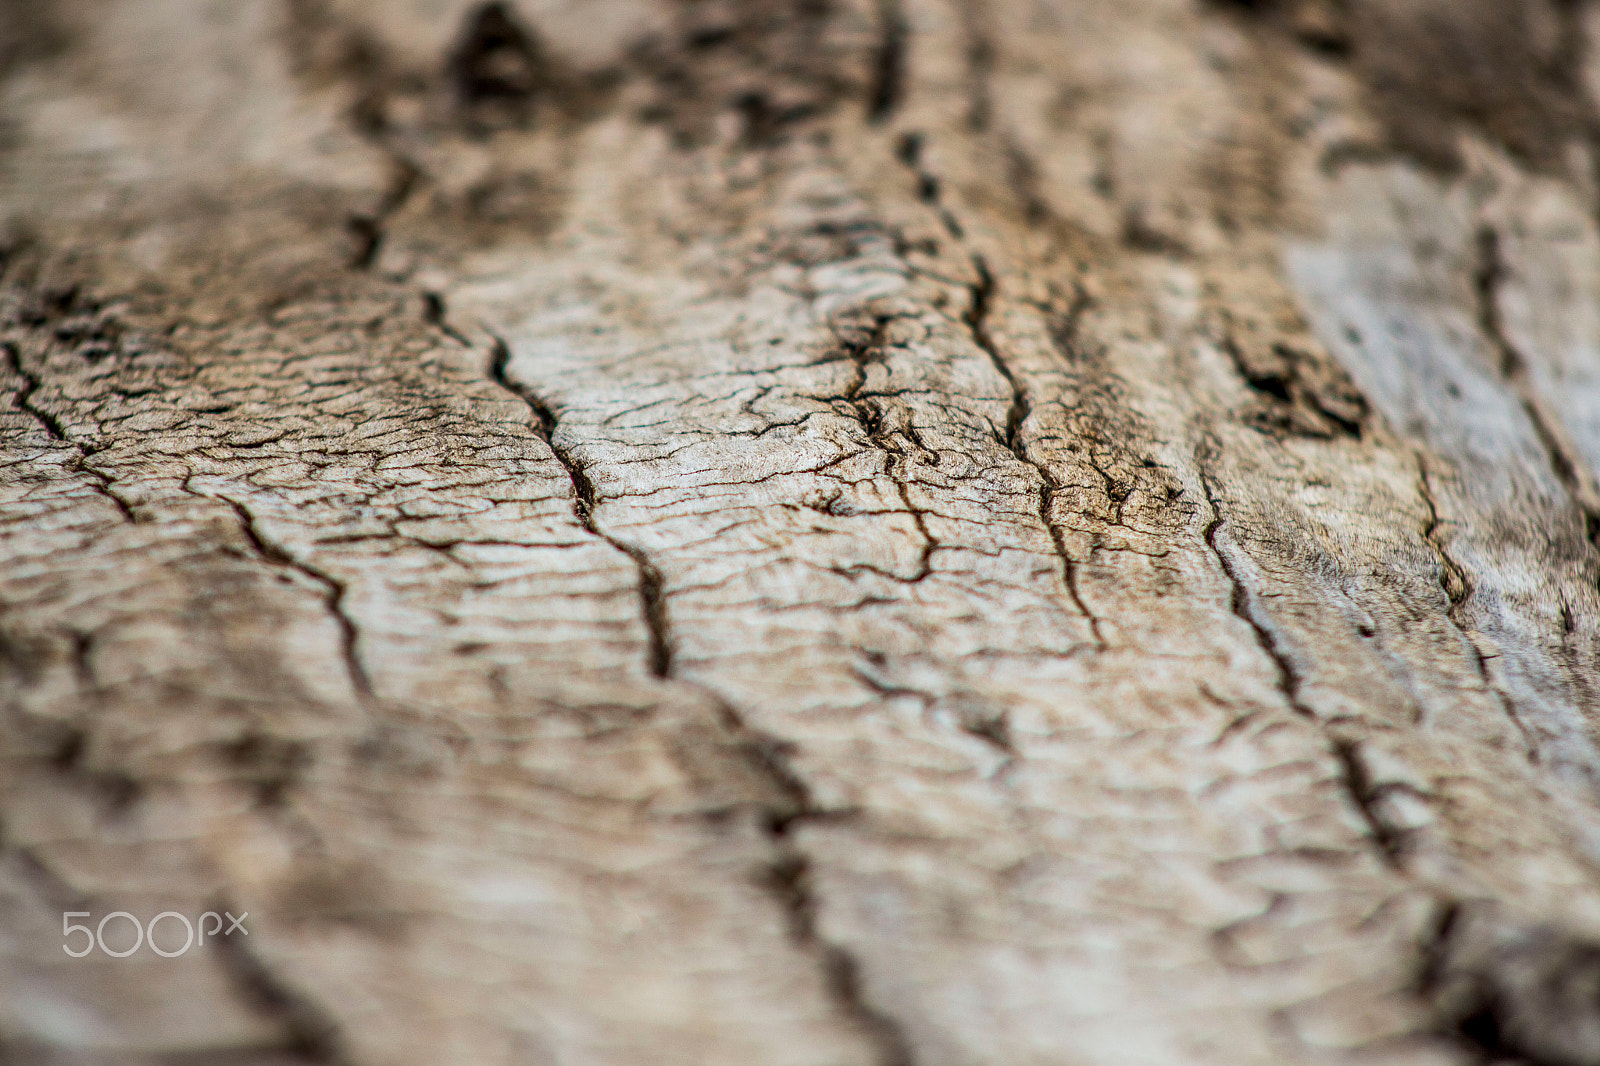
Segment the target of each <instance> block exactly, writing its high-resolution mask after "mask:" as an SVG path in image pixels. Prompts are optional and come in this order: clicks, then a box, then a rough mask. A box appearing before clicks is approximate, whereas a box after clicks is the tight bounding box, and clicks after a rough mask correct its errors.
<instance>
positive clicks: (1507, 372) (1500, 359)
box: [1472, 223, 1600, 546]
mask: <svg viewBox="0 0 1600 1066" xmlns="http://www.w3.org/2000/svg"><path fill="white" fill-rule="evenodd" d="M1476 248H1477V261H1476V264H1475V266H1474V269H1473V275H1472V287H1473V293H1474V296H1475V297H1476V301H1477V318H1478V330H1479V332H1480V333H1481V334H1482V335H1483V337H1484V339H1485V340H1486V341H1487V342H1488V343H1489V346H1490V347H1491V348H1492V349H1493V351H1494V353H1495V358H1496V362H1497V369H1498V370H1499V372H1500V376H1501V377H1502V378H1504V379H1505V381H1506V383H1507V384H1508V385H1510V386H1511V389H1512V391H1513V392H1514V393H1515V395H1516V397H1517V399H1518V401H1519V402H1520V403H1521V405H1522V410H1523V412H1524V413H1525V414H1526V415H1527V417H1528V421H1529V422H1530V423H1531V424H1532V426H1533V430H1534V432H1535V433H1536V434H1537V435H1538V437H1539V443H1540V445H1542V446H1543V448H1544V450H1545V455H1546V457H1547V458H1548V460H1549V462H1550V470H1551V472H1552V473H1554V474H1555V476H1556V481H1557V482H1559V483H1560V485H1561V487H1562V488H1564V489H1565V490H1566V491H1567V493H1568V495H1569V496H1571V498H1572V502H1573V504H1574V506H1576V507H1577V508H1578V511H1579V513H1580V514H1581V515H1582V517H1583V535H1584V539H1585V540H1587V541H1588V542H1589V543H1590V544H1591V545H1597V546H1600V489H1597V488H1596V486H1595V484H1594V481H1593V478H1592V476H1591V475H1589V473H1588V471H1587V470H1586V469H1585V466H1584V462H1583V459H1582V457H1581V456H1579V455H1578V454H1577V453H1576V451H1575V449H1573V448H1572V447H1571V446H1570V444H1569V443H1568V442H1567V438H1566V434H1565V433H1564V432H1563V431H1562V430H1561V428H1560V425H1559V423H1558V422H1557V420H1556V417H1555V416H1554V415H1553V414H1552V413H1551V412H1549V411H1547V410H1546V408H1545V405H1544V404H1543V403H1542V402H1541V401H1540V399H1539V396H1538V393H1537V390H1536V388H1535V386H1534V383H1533V378H1532V375H1531V374H1530V373H1529V370H1528V360H1527V358H1526V357H1525V356H1524V355H1523V354H1522V352H1521V351H1520V350H1519V349H1518V348H1517V346H1516V344H1515V343H1513V342H1512V340H1511V338H1510V336H1509V335H1508V334H1507V333H1506V330H1505V323H1504V321H1503V319H1502V318H1501V315H1500V301H1499V298H1498V297H1499V290H1500V285H1501V283H1502V282H1503V281H1504V280H1505V278H1506V275H1507V268H1506V263H1505V257H1504V255H1503V253H1502V251H1501V248H1500V234H1499V231H1497V230H1496V229H1495V228H1494V227H1493V226H1492V225H1489V224H1487V223H1485V224H1483V225H1482V226H1480V227H1479V229H1478V234H1477V241H1476Z"/></svg>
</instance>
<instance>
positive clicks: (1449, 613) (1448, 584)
mask: <svg viewBox="0 0 1600 1066" xmlns="http://www.w3.org/2000/svg"><path fill="white" fill-rule="evenodd" d="M1412 456H1413V458H1414V459H1415V460H1416V463H1417V492H1418V495H1420V496H1421V497H1422V503H1423V505H1424V506H1425V507H1426V508H1427V509H1428V521H1427V523H1426V524H1425V525H1424V526H1423V528H1422V539H1423V540H1424V541H1425V542H1426V543H1427V545H1428V546H1429V547H1430V548H1432V549H1433V554H1434V555H1435V557H1437V558H1438V560H1439V567H1440V575H1441V577H1440V584H1441V585H1442V586H1443V589H1444V594H1445V600H1446V601H1447V606H1446V608H1445V617H1446V618H1448V619H1449V621H1450V624H1451V626H1453V627H1454V628H1455V631H1456V632H1457V633H1459V634H1460V635H1461V639H1462V640H1463V641H1464V642H1465V643H1466V645H1467V647H1468V648H1469V649H1470V650H1471V651H1472V658H1473V661H1474V663H1475V664H1476V665H1477V668H1478V676H1479V677H1480V678H1482V680H1483V684H1484V687H1485V688H1487V689H1488V690H1489V691H1490V692H1492V693H1494V696H1495V699H1496V700H1498V701H1499V703H1500V709H1501V711H1502V712H1503V713H1504V714H1505V716H1506V718H1508V719H1509V720H1510V721H1511V724H1512V725H1514V726H1516V728H1517V732H1518V733H1520V734H1521V735H1522V743H1523V747H1524V748H1525V749H1526V750H1527V755H1528V761H1529V762H1531V763H1534V764H1538V763H1539V761H1540V758H1539V745H1538V742H1537V741H1536V740H1535V739H1534V736H1533V732H1532V730H1530V729H1529V728H1528V726H1527V723H1525V722H1524V721H1523V720H1522V716H1521V715H1520V714H1518V713H1517V708H1516V704H1514V703H1512V702H1511V697H1510V696H1509V695H1508V694H1507V693H1506V691H1505V690H1504V689H1502V688H1501V687H1500V686H1499V685H1498V684H1497V683H1496V682H1495V680H1494V676H1493V674H1491V673H1490V670H1489V659H1488V657H1487V656H1485V655H1484V654H1483V651H1482V649H1481V648H1479V647H1478V642H1477V641H1475V640H1473V639H1472V635H1471V634H1470V633H1469V632H1468V631H1467V627H1466V625H1465V624H1464V623H1463V622H1462V620H1461V610H1462V607H1463V605H1464V604H1465V603H1466V602H1467V600H1469V599H1470V598H1471V597H1472V580H1471V578H1469V577H1468V576H1467V572H1466V570H1465V569H1464V568H1463V567H1462V566H1461V564H1460V563H1458V562H1456V560H1455V559H1454V558H1453V557H1452V556H1451V554H1450V551H1449V548H1448V546H1447V545H1446V543H1445V540H1444V536H1443V533H1442V528H1443V526H1444V520H1443V519H1442V518H1441V517H1440V516H1439V503H1438V500H1437V499H1436V497H1435V496H1434V494H1433V474H1432V471H1430V470H1429V469H1428V461H1427V459H1426V458H1424V457H1423V454H1422V452H1421V451H1413V453H1412Z"/></svg>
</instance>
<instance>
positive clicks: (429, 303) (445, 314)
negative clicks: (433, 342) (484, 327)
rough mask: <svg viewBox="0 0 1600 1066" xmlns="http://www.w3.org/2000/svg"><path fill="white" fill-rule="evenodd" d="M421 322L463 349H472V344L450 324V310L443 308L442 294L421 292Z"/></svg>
mask: <svg viewBox="0 0 1600 1066" xmlns="http://www.w3.org/2000/svg"><path fill="white" fill-rule="evenodd" d="M422 320H423V321H424V322H426V323H427V324H428V325H430V326H432V327H433V328H434V329H437V330H438V331H439V332H440V333H443V334H444V335H445V336H446V337H449V338H450V339H451V340H453V341H455V342H456V343H457V344H459V345H461V346H462V347H463V348H471V347H472V342H471V341H470V340H468V339H467V338H466V337H465V336H464V335H463V334H462V333H461V331H460V330H458V329H456V328H455V326H453V325H451V324H450V310H449V308H448V307H446V306H445V302H444V295H443V294H442V293H437V292H432V291H430V290H428V289H424V290H422Z"/></svg>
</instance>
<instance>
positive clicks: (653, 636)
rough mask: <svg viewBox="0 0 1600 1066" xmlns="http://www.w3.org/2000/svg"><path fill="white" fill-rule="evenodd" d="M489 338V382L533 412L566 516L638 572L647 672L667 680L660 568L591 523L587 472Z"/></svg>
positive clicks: (546, 408)
mask: <svg viewBox="0 0 1600 1066" xmlns="http://www.w3.org/2000/svg"><path fill="white" fill-rule="evenodd" d="M490 336H491V337H493V340H494V351H493V355H492V356H491V357H490V360H489V377H490V379H491V380H492V381H494V383H495V384H496V385H499V386H500V387H501V388H502V389H504V390H505V391H506V392H508V393H510V394H511V395H512V396H515V397H517V399H519V400H521V401H522V402H523V403H524V404H526V405H527V407H528V410H529V411H531V412H533V418H534V432H535V433H537V434H538V436H539V439H540V440H542V441H544V443H545V444H546V445H547V446H548V447H549V448H550V453H551V454H552V455H553V456H555V459H556V461H557V462H558V463H560V464H561V467H562V469H563V470H565V471H566V473H567V479H568V480H569V481H570V482H571V483H572V492H573V503H572V512H573V514H574V515H575V516H576V517H577V519H578V523H579V524H580V525H582V526H583V528H584V530H585V531H586V532H588V533H591V534H593V535H594V536H596V537H598V538H600V539H601V540H603V541H605V542H606V543H607V544H609V545H610V546H611V547H613V548H615V549H616V550H617V551H619V552H621V553H622V554H624V555H626V556H627V557H628V558H629V559H630V560H632V562H633V565H634V569H635V570H636V571H637V572H638V590H639V613H640V616H641V617H642V618H643V620H644V624H645V629H646V631H647V632H648V634H649V641H650V648H649V667H650V673H651V674H652V675H653V676H655V677H659V678H668V677H671V676H672V653H673V640H672V629H671V625H670V623H669V620H668V617H667V600H666V592H665V587H664V586H665V582H664V581H663V580H662V576H661V571H660V569H659V568H657V567H656V565H655V563H654V562H652V561H651V559H650V557H649V555H648V554H646V553H645V551H644V549H643V548H640V547H639V546H637V545H635V544H629V543H628V542H627V541H624V540H619V539H618V538H616V537H613V536H612V535H611V534H609V533H607V532H605V531H604V530H602V529H601V528H600V527H599V525H598V524H597V523H596V522H595V511H596V510H597V509H598V508H599V505H600V500H599V497H598V496H597V495H596V493H595V489H594V483H593V482H592V481H591V480H590V479H589V474H588V471H587V470H586V468H585V467H584V465H583V462H582V461H581V460H580V459H579V458H578V457H577V455H576V454H575V453H574V452H573V451H572V450H570V449H569V448H567V447H565V446H564V445H562V444H560V443H559V442H558V441H557V437H556V425H557V421H558V420H557V418H556V414H555V412H554V411H553V410H552V409H551V407H550V405H549V404H548V403H546V402H545V401H544V399H543V398H541V397H540V396H539V395H537V394H536V393H534V392H533V391H532V390H530V389H526V388H524V387H522V386H521V385H519V384H517V383H516V382H514V381H513V380H511V377H510V376H509V375H508V374H507V373H506V369H507V366H508V364H509V363H510V361H511V348H510V346H508V345H507V344H506V342H505V341H504V340H503V339H502V338H501V337H499V336H497V335H495V334H492V333H491V334H490Z"/></svg>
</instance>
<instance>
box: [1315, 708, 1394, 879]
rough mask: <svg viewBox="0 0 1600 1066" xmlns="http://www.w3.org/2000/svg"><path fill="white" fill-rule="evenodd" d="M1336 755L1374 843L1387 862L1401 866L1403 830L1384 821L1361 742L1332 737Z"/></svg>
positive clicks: (1344, 781) (1341, 775)
mask: <svg viewBox="0 0 1600 1066" xmlns="http://www.w3.org/2000/svg"><path fill="white" fill-rule="evenodd" d="M1331 743H1332V746H1333V756H1334V758H1335V759H1336V760H1337V761H1338V763H1339V779H1340V783H1341V784H1343V786H1344V791H1345V795H1347V796H1349V797H1350V801H1351V803H1353V804H1354V805H1355V808H1356V811H1357V812H1358V813H1359V814H1360V815H1361V820H1362V821H1363V822H1365V823H1366V826H1367V832H1368V834H1369V835H1371V837H1372V841H1373V843H1374V844H1375V845H1376V846H1377V848H1378V850H1379V851H1380V852H1382V853H1383V857H1384V862H1385V864H1386V865H1388V866H1390V867H1394V868H1397V869H1398V868H1399V866H1400V860H1401V855H1402V849H1401V844H1402V841H1401V835H1400V831H1399V830H1397V829H1396V828H1395V827H1394V826H1392V825H1390V824H1389V823H1387V822H1386V821H1384V819H1383V816H1382V815H1381V814H1380V813H1379V812H1378V805H1377V804H1378V793H1377V790H1376V789H1375V788H1374V786H1373V784H1372V774H1371V772H1370V771H1369V770H1368V769H1367V762H1366V759H1365V757H1363V755H1362V754H1361V745H1360V744H1359V743H1357V742H1356V741H1354V740H1352V739H1350V738H1349V737H1339V736H1336V737H1334V738H1333V739H1332V741H1331Z"/></svg>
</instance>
